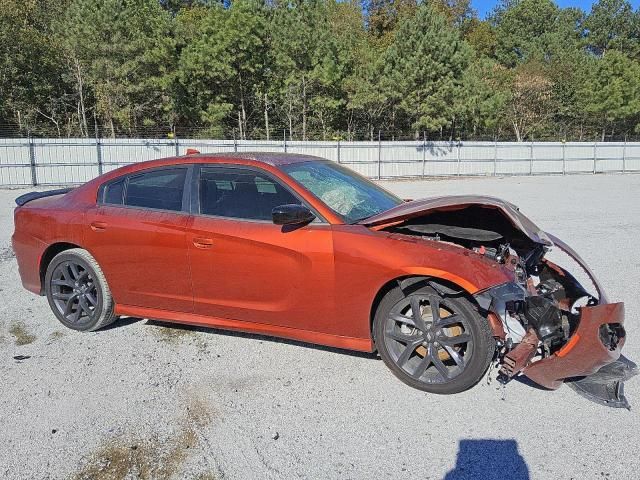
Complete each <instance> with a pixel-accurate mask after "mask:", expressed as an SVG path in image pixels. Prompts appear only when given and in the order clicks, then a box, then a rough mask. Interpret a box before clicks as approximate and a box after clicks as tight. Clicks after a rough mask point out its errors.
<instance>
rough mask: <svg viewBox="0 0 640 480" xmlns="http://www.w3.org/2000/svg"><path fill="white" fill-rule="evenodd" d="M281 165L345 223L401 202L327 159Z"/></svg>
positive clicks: (379, 211) (374, 213)
mask: <svg viewBox="0 0 640 480" xmlns="http://www.w3.org/2000/svg"><path fill="white" fill-rule="evenodd" d="M281 168H282V170H283V171H285V172H286V173H287V174H288V175H289V176H291V177H292V178H293V179H294V180H296V181H297V182H299V183H300V184H302V185H303V186H304V187H305V188H306V189H307V190H309V191H310V192H311V193H313V194H314V195H315V196H316V197H318V198H319V199H320V200H322V201H323V202H324V203H325V204H326V205H327V206H328V207H329V208H330V209H331V210H333V211H334V212H335V213H337V214H338V215H340V216H341V217H342V219H343V220H344V221H345V222H346V223H356V222H357V221H359V220H363V219H365V218H367V217H370V216H372V215H377V214H378V213H381V212H384V211H386V210H389V209H390V208H392V207H395V206H396V205H399V204H401V203H402V200H401V199H400V198H398V197H396V196H395V195H393V194H392V193H390V192H387V191H386V190H384V189H383V188H381V187H379V186H378V185H376V184H375V183H373V182H371V181H370V180H367V179H366V178H364V177H363V176H361V175H358V174H357V173H355V172H354V171H352V170H349V169H348V168H345V167H343V166H341V165H338V164H336V163H333V162H330V161H311V162H301V163H292V164H289V165H283V166H282V167H281Z"/></svg>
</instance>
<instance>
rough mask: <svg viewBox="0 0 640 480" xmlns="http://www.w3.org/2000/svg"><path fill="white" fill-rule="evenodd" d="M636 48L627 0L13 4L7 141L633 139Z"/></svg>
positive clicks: (0, 15)
mask: <svg viewBox="0 0 640 480" xmlns="http://www.w3.org/2000/svg"><path fill="white" fill-rule="evenodd" d="M363 5H364V6H363ZM639 38H640V15H639V13H638V11H634V10H633V8H632V7H631V5H630V4H629V1H628V0H600V1H598V3H596V4H594V6H593V8H592V9H591V12H589V13H588V14H586V13H585V12H583V11H581V10H579V9H575V8H560V7H558V6H557V4H556V3H554V2H553V1H552V0H503V1H502V3H501V4H500V5H499V6H498V8H496V10H495V11H494V13H493V14H492V15H491V17H490V18H488V19H486V20H481V19H479V18H478V17H477V16H476V14H475V12H474V11H473V9H472V8H471V7H470V2H469V0H421V1H418V0H368V1H367V2H360V1H358V0H269V1H265V0H224V1H223V0H162V1H157V0H58V1H53V0H27V1H22V2H19V1H17V0H4V1H2V2H0V127H2V130H0V135H12V136H15V135H29V134H31V135H50V136H93V135H95V134H99V135H110V136H117V135H126V136H145V135H163V136H164V135H167V134H171V135H177V136H186V135H196V136H213V137H227V138H229V137H235V138H277V139H280V138H282V135H283V133H284V134H285V135H286V136H287V138H292V139H306V138H313V139H376V138H377V137H378V134H379V132H382V133H381V135H382V136H383V138H397V137H398V136H404V137H412V138H416V137H420V138H422V136H423V135H426V136H428V137H429V138H432V139H434V138H442V139H454V138H466V139H476V138H477V139H493V138H500V139H516V140H530V139H532V138H533V139H558V138H562V139H567V140H570V139H587V138H588V139H593V138H594V137H595V136H596V135H597V136H598V137H599V138H604V139H608V138H624V137H625V136H626V135H631V134H634V133H640V127H638V125H639V123H640V85H639V83H640V82H639V80H638V79H639V78H640V63H639V62H640V40H639Z"/></svg>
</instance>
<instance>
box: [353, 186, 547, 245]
mask: <svg viewBox="0 0 640 480" xmlns="http://www.w3.org/2000/svg"><path fill="white" fill-rule="evenodd" d="M470 205H479V206H482V207H485V208H495V209H498V210H500V211H501V212H502V213H503V214H504V215H505V217H506V218H508V219H509V221H510V222H511V223H512V224H513V226H514V227H516V228H517V229H518V230H520V231H521V232H522V233H524V234H525V235H526V236H527V237H529V238H530V239H531V240H533V241H534V242H536V243H540V244H543V245H548V246H551V245H553V243H552V242H551V240H550V239H549V237H548V236H547V234H546V233H545V232H544V231H542V230H541V229H540V227H538V226H537V225H536V224H535V223H533V222H532V221H531V220H530V219H529V218H528V217H526V216H525V215H523V214H522V213H521V212H520V210H519V209H518V207H517V206H515V205H514V204H512V203H510V202H507V201H505V200H501V199H499V198H495V197H489V196H483V195H448V196H443V197H429V198H422V199H419V200H411V201H408V202H405V203H402V204H400V205H398V206H396V207H393V208H391V209H389V210H386V211H384V212H382V213H379V214H377V215H373V216H371V217H368V218H365V219H364V220H361V221H360V222H358V223H359V224H361V225H366V226H370V227H373V226H380V225H385V224H391V223H395V222H401V221H403V220H408V219H411V218H415V217H418V216H420V215H424V214H425V213H429V212H432V211H435V210H441V211H442V210H457V209H459V208H465V207H468V206H470Z"/></svg>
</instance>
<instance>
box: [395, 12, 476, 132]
mask: <svg viewBox="0 0 640 480" xmlns="http://www.w3.org/2000/svg"><path fill="white" fill-rule="evenodd" d="M471 56H472V51H471V48H470V47H469V45H468V44H467V43H466V42H464V41H463V40H461V39H460V37H459V34H458V32H457V31H456V30H455V29H453V28H452V27H450V26H449V25H448V22H447V20H446V18H445V17H444V16H443V15H442V14H439V13H438V12H436V11H435V10H434V9H433V8H431V7H430V6H429V5H428V4H423V5H421V6H420V7H419V8H418V10H417V11H416V14H415V15H413V16H411V17H406V18H404V19H403V20H402V21H401V23H400V24H399V26H398V29H397V31H396V32H395V36H394V39H393V42H392V43H391V45H390V46H389V48H388V49H387V50H386V51H385V53H384V56H383V58H384V63H385V67H384V84H383V88H384V89H385V90H386V91H387V92H388V95H389V97H390V98H391V99H392V101H393V102H394V106H395V107H396V108H397V109H398V111H399V113H400V114H401V115H402V116H403V117H404V118H405V119H406V121H407V123H408V124H409V126H410V128H411V129H413V130H414V131H416V132H418V135H419V132H420V131H427V132H439V131H441V130H442V129H443V128H446V127H450V126H451V125H452V124H453V122H454V121H455V105H456V100H457V98H458V97H459V95H460V94H461V91H462V83H463V77H464V72H465V70H466V69H467V67H468V65H469V62H470V60H471ZM418 135H417V136H418Z"/></svg>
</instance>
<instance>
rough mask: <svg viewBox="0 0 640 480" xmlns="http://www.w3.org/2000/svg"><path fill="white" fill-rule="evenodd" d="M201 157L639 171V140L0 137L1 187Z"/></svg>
mask: <svg viewBox="0 0 640 480" xmlns="http://www.w3.org/2000/svg"><path fill="white" fill-rule="evenodd" d="M187 148H195V149H198V150H200V151H201V152H202V153H221V152H233V151H238V152H249V151H276V152H292V153H304V154H309V155H317V156H319V157H324V158H328V159H330V160H333V161H336V162H339V163H341V164H344V165H347V166H349V167H350V168H352V169H354V170H356V171H358V172H360V173H362V174H364V175H366V176H368V177H371V178H394V177H396V178H397V177H422V176H455V175H536V174H573V173H604V172H640V142H634V143H626V142H625V143H623V142H619V143H614V142H606V143H598V142H596V143H583V142H567V143H563V142H531V143H524V142H522V143H517V142H422V141H417V142H320V141H318V142H310V141H307V142H302V141H250V140H243V141H234V140H182V139H180V140H145V139H99V140H94V139H85V138H79V139H26V138H19V139H0V185H2V186H13V185H65V184H75V183H82V182H85V181H87V180H90V179H91V178H93V177H95V176H97V175H99V174H101V173H104V172H108V171H109V170H113V169H114V168H117V167H119V166H122V165H127V164H130V163H135V162H142V161H145V160H151V159H155V158H162V157H169V156H174V155H184V154H185V152H186V150H187Z"/></svg>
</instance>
